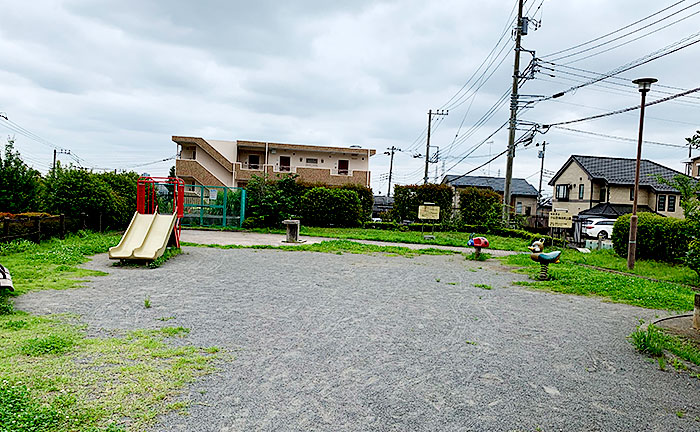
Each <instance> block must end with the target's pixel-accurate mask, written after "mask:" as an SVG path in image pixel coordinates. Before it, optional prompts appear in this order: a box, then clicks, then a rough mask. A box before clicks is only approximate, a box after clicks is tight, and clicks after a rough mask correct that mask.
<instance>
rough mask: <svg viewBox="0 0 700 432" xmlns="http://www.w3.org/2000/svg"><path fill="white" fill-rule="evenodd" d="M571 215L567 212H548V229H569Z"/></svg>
mask: <svg viewBox="0 0 700 432" xmlns="http://www.w3.org/2000/svg"><path fill="white" fill-rule="evenodd" d="M571 225H572V221H571V214H570V213H568V212H558V211H552V212H549V227H550V228H571Z"/></svg>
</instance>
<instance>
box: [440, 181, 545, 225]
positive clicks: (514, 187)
mask: <svg viewBox="0 0 700 432" xmlns="http://www.w3.org/2000/svg"><path fill="white" fill-rule="evenodd" d="M442 183H443V184H447V185H450V186H452V190H453V191H454V208H455V210H456V209H458V208H459V191H460V189H464V188H467V187H475V188H480V189H490V190H492V191H494V192H496V193H498V194H499V195H501V197H503V191H504V188H505V178H504V177H488V176H461V175H450V174H448V175H446V176H445V177H444V178H443V179H442ZM510 207H511V208H512V209H513V211H514V212H515V213H517V214H521V215H523V216H530V215H534V214H535V212H536V211H537V189H535V187H534V186H532V185H531V184H530V183H528V182H527V180H525V179H521V178H514V179H513V180H512V182H511V202H510Z"/></svg>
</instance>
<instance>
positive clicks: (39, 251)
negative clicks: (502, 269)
mask: <svg viewBox="0 0 700 432" xmlns="http://www.w3.org/2000/svg"><path fill="white" fill-rule="evenodd" d="M120 238H121V236H119V235H118V234H114V233H108V234H99V233H88V232H82V231H81V232H78V233H76V234H72V235H69V236H68V237H66V239H65V240H60V239H57V238H53V239H50V240H47V241H44V242H42V243H41V244H36V243H32V242H30V241H27V240H15V241H12V242H9V243H3V244H0V260H2V264H3V265H4V266H5V267H7V268H8V269H10V272H11V273H12V282H13V283H14V288H15V292H14V293H13V295H21V294H25V293H27V292H29V291H33V290H43V289H67V288H74V287H76V286H78V285H80V283H81V282H84V279H83V278H85V277H90V276H100V275H104V274H105V273H103V272H99V271H95V270H86V269H81V268H78V267H77V266H78V265H79V264H83V263H85V262H87V261H88V257H89V256H91V255H95V254H97V253H101V252H107V250H108V249H109V248H110V247H111V246H114V245H116V244H117V243H119V239H120Z"/></svg>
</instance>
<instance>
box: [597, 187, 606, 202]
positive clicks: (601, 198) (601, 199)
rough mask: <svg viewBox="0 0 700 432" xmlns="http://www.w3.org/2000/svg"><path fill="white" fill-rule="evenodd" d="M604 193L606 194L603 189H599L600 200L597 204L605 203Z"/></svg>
mask: <svg viewBox="0 0 700 432" xmlns="http://www.w3.org/2000/svg"><path fill="white" fill-rule="evenodd" d="M606 193H607V191H606V190H605V188H600V199H599V200H598V201H599V202H605V201H606V199H605V194H606Z"/></svg>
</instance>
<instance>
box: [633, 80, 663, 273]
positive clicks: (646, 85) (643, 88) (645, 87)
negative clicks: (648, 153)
mask: <svg viewBox="0 0 700 432" xmlns="http://www.w3.org/2000/svg"><path fill="white" fill-rule="evenodd" d="M656 81H658V80H657V79H656V78H638V79H636V80H634V81H632V82H633V83H634V84H637V85H638V86H639V92H640V93H641V94H642V105H641V109H640V110H639V139H638V140H637V165H636V166H635V169H634V197H633V198H634V199H633V202H632V217H631V218H630V239H629V245H628V246H627V268H628V269H630V270H632V269H633V268H634V261H635V258H636V252H637V201H638V198H639V167H640V165H641V160H642V132H643V131H644V105H645V103H646V96H647V93H648V92H649V89H650V88H651V85H652V84H653V83H655V82H656Z"/></svg>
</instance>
